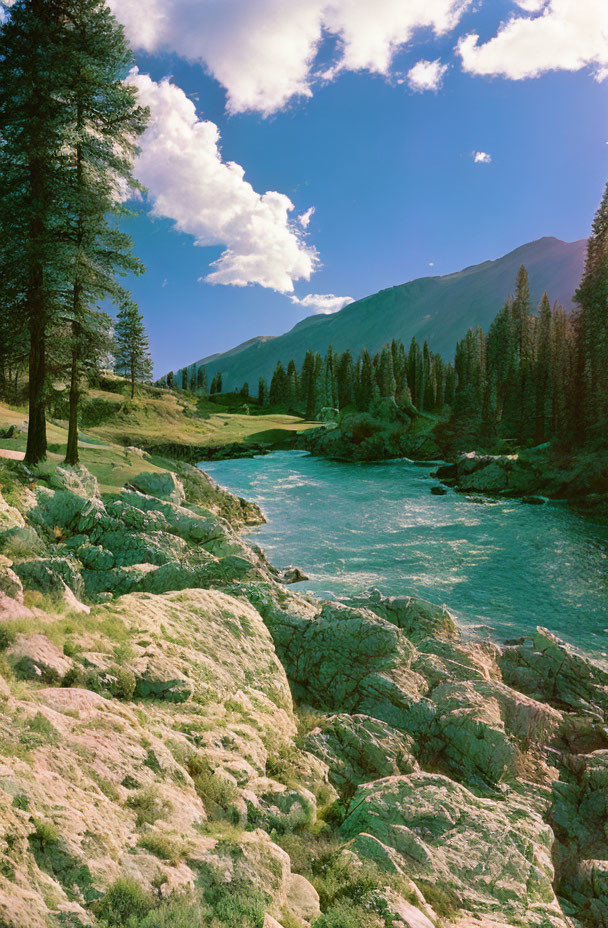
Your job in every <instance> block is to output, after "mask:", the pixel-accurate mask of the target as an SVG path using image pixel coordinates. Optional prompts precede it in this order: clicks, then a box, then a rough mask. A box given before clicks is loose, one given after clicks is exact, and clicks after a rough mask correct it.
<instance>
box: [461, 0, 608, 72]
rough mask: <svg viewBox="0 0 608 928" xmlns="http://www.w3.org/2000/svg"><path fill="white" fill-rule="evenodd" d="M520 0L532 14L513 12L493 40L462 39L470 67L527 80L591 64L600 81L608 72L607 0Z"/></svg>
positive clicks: (464, 58)
mask: <svg viewBox="0 0 608 928" xmlns="http://www.w3.org/2000/svg"><path fill="white" fill-rule="evenodd" d="M518 5H519V7H520V9H523V10H524V11H525V12H527V13H528V14H529V15H527V16H522V15H515V16H512V17H511V18H510V19H509V20H508V21H507V22H505V23H503V24H502V25H501V26H500V28H499V30H498V32H497V34H496V35H495V36H494V37H493V38H491V39H490V40H489V41H488V42H485V43H483V44H480V40H479V36H478V35H475V34H471V35H467V36H464V37H463V38H462V39H461V40H460V42H459V43H458V52H459V54H460V57H461V59H462V66H463V68H464V70H465V71H468V72H470V73H471V74H481V75H486V76H500V77H506V78H509V79H511V80H523V79H524V78H529V77H539V76H540V75H541V74H544V73H546V72H547V71H557V70H563V71H579V70H580V69H581V68H584V67H588V66H589V67H592V68H594V70H595V71H596V74H597V76H598V78H599V79H600V80H601V79H603V76H604V77H605V73H606V72H605V69H606V67H607V66H608V3H607V2H606V0H584V2H581V0H519V2H518ZM602 75H603V76H602Z"/></svg>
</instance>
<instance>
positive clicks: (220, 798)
mask: <svg viewBox="0 0 608 928" xmlns="http://www.w3.org/2000/svg"><path fill="white" fill-rule="evenodd" d="M188 773H189V774H190V776H191V777H192V780H193V782H194V788H195V790H196V792H197V793H198V795H199V796H200V798H201V799H202V800H203V802H207V803H211V804H213V805H215V806H218V807H219V808H220V809H222V810H223V811H225V812H226V811H228V810H229V809H230V807H231V806H232V805H233V804H234V802H235V801H236V800H237V799H238V796H239V791H238V789H237V788H236V786H235V785H234V783H231V782H230V781H229V780H227V779H226V778H225V777H223V776H221V775H219V774H217V773H215V772H214V770H213V768H212V767H211V764H210V763H209V761H208V760H207V758H205V757H199V756H198V755H192V757H190V758H189V760H188Z"/></svg>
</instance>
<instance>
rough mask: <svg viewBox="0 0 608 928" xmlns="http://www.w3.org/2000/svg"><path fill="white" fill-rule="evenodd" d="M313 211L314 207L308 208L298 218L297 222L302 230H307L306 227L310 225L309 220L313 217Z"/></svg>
mask: <svg viewBox="0 0 608 928" xmlns="http://www.w3.org/2000/svg"><path fill="white" fill-rule="evenodd" d="M314 211H315V208H314V206H311V207H309V209H307V210H306V212H305V213H301V214H300V215H299V216H298V222H299V223H300V225H301V226H302V228H303V229H307V228H308V226H309V225H310V220H311V219H312V217H313V214H314Z"/></svg>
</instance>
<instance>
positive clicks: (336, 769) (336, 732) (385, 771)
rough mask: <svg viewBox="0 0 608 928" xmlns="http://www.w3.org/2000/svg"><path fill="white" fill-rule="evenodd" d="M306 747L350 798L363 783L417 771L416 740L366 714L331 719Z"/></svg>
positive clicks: (338, 787)
mask: <svg viewBox="0 0 608 928" xmlns="http://www.w3.org/2000/svg"><path fill="white" fill-rule="evenodd" d="M304 745H305V747H306V750H308V751H310V752H311V753H312V754H315V755H316V756H317V757H319V758H320V759H321V760H322V761H324V763H326V764H327V766H328V768H329V779H330V782H331V783H332V784H333V785H334V786H335V787H336V789H337V790H338V791H339V792H340V793H341V794H342V795H343V796H348V797H349V798H350V797H351V796H352V795H353V793H354V792H355V790H356V788H357V786H359V784H360V783H368V782H369V781H370V780H379V779H381V778H382V777H387V776H392V775H395V774H399V773H411V772H412V771H414V770H417V769H418V764H417V763H416V760H415V758H414V757H413V755H412V749H413V738H411V737H409V736H408V735H405V734H403V733H402V732H399V731H397V730H396V729H394V728H392V727H391V726H390V725H387V724H386V722H381V721H379V720H378V719H373V718H370V717H369V716H367V715H332V716H328V717H327V718H326V719H324V720H323V722H322V723H321V725H319V726H318V727H317V728H315V729H313V731H311V732H310V733H309V734H308V735H307V737H306V739H305V742H304Z"/></svg>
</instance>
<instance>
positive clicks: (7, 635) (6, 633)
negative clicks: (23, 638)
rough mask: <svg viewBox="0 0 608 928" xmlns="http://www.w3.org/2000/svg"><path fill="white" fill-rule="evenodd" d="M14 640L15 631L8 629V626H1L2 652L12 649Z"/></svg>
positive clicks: (0, 649)
mask: <svg viewBox="0 0 608 928" xmlns="http://www.w3.org/2000/svg"><path fill="white" fill-rule="evenodd" d="M14 640H15V633H14V631H13V630H12V629H11V628H7V627H6V625H0V651H6V649H7V648H10V646H11V645H12V643H13V641H14Z"/></svg>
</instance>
